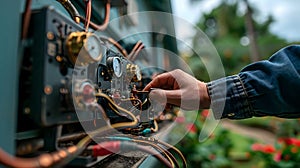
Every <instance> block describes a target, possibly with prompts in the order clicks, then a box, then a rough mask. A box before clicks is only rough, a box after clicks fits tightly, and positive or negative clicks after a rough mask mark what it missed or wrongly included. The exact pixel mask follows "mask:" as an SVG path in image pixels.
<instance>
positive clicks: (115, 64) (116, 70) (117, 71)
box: [112, 57, 122, 78]
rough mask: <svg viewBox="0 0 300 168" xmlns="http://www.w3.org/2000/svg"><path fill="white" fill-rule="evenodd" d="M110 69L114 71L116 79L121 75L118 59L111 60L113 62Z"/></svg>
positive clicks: (120, 65)
mask: <svg viewBox="0 0 300 168" xmlns="http://www.w3.org/2000/svg"><path fill="white" fill-rule="evenodd" d="M112 68H113V71H114V74H115V75H116V77H118V78H119V77H121V75H122V64H121V60H120V58H118V57H114V58H113V62H112Z"/></svg>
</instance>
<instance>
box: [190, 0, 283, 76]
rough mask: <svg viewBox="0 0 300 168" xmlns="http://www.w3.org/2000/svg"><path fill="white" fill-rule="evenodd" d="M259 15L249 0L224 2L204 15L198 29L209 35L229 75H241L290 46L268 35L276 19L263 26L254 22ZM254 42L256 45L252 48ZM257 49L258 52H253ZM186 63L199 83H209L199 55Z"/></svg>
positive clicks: (195, 45) (264, 23)
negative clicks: (258, 62)
mask: <svg viewBox="0 0 300 168" xmlns="http://www.w3.org/2000/svg"><path fill="white" fill-rule="evenodd" d="M242 5H244V7H245V9H246V10H245V12H244V13H243V12H241V10H240V9H241V8H239V7H241V6H242ZM257 15H259V11H258V10H256V9H255V8H254V7H253V6H251V5H250V4H249V3H248V2H247V1H246V0H245V1H237V2H234V3H232V1H228V0H223V1H222V3H221V4H220V5H219V6H218V7H216V8H215V9H213V10H212V11H211V12H210V13H207V14H204V15H203V16H202V17H201V18H200V20H199V21H198V23H197V27H199V28H200V29H201V30H202V31H203V32H204V33H206V35H207V36H208V37H209V38H210V39H211V41H212V43H213V44H214V45H215V47H216V49H217V51H218V53H219V55H220V57H221V60H222V62H223V65H224V69H225V73H226V75H233V74H236V73H238V72H239V71H240V70H241V69H242V68H243V67H244V66H245V65H247V64H249V63H251V62H253V61H257V60H261V59H267V58H268V57H269V56H270V55H272V54H273V53H274V52H275V51H277V50H278V49H280V48H282V47H283V46H286V45H287V42H286V41H285V40H283V39H281V38H279V37H278V36H276V35H274V34H272V33H271V32H270V31H269V27H270V25H271V24H272V23H273V22H274V20H273V18H272V17H271V16H269V17H268V18H267V19H266V20H265V21H264V22H257V21H256V20H255V19H253V16H257ZM253 37H256V38H253ZM251 42H252V43H256V44H255V45H253V44H252V47H250V46H251V45H250V44H251ZM193 45H194V47H195V48H196V47H197V45H198V44H197V39H193ZM253 46H257V47H253ZM255 48H257V50H258V51H253V50H255ZM251 53H256V57H257V58H253V59H251V57H250V54H251ZM258 53H259V55H258ZM187 61H188V63H189V65H190V67H191V68H192V70H193V72H194V74H195V75H196V77H197V78H198V79H200V80H204V81H209V80H210V79H209V76H208V75H207V72H206V68H205V65H204V64H203V63H202V62H201V61H199V58H198V56H197V55H195V54H194V55H192V56H191V57H189V58H188V60H187ZM216 68H218V67H216Z"/></svg>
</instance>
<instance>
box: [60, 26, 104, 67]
mask: <svg viewBox="0 0 300 168" xmlns="http://www.w3.org/2000/svg"><path fill="white" fill-rule="evenodd" d="M66 47H67V51H68V58H69V60H70V62H71V63H72V64H73V65H74V66H75V65H79V66H80V65H87V64H89V63H94V62H97V61H100V60H101V59H102V56H103V55H104V54H105V47H104V46H103V45H102V44H101V41H100V40H99V38H98V37H97V36H96V35H95V34H93V33H90V32H72V33H71V34H70V35H69V36H68V38H67V41H66Z"/></svg>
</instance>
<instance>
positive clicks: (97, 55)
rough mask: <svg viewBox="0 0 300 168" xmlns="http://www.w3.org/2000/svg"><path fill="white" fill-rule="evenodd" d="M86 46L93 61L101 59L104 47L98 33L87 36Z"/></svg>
mask: <svg viewBox="0 0 300 168" xmlns="http://www.w3.org/2000/svg"><path fill="white" fill-rule="evenodd" d="M84 47H85V50H86V51H87V52H88V54H89V56H90V58H91V59H92V60H93V61H99V60H100V59H101V58H102V55H103V52H104V47H103V46H102V45H101V43H100V40H99V38H98V37H97V36H96V35H94V34H92V35H90V36H87V39H86V42H85V45H84Z"/></svg>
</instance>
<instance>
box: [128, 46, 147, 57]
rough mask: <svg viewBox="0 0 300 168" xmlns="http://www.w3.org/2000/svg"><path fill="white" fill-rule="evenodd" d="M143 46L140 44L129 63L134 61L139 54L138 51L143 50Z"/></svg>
mask: <svg viewBox="0 0 300 168" xmlns="http://www.w3.org/2000/svg"><path fill="white" fill-rule="evenodd" d="M144 47H145V46H144V44H141V45H140V46H139V48H138V49H137V50H136V51H135V53H134V55H132V57H131V58H130V60H131V61H134V60H135V59H136V57H137V55H138V54H139V53H140V51H141V50H142V49H143V48H144Z"/></svg>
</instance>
